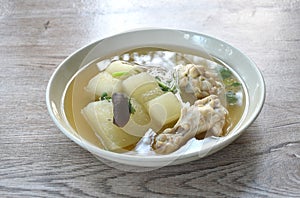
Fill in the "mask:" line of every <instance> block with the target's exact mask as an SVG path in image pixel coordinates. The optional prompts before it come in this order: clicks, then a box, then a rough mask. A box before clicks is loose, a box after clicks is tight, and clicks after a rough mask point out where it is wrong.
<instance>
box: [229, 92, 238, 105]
mask: <svg viewBox="0 0 300 198" xmlns="http://www.w3.org/2000/svg"><path fill="white" fill-rule="evenodd" d="M226 99H227V102H228V103H229V104H235V103H236V102H237V101H238V98H237V96H236V94H235V93H234V92H232V91H228V92H227V93H226Z"/></svg>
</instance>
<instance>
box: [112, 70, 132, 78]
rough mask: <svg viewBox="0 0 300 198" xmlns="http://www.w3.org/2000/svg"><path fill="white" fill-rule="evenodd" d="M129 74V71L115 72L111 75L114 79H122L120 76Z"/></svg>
mask: <svg viewBox="0 0 300 198" xmlns="http://www.w3.org/2000/svg"><path fill="white" fill-rule="evenodd" d="M128 73H129V72H127V71H120V72H114V73H112V74H111V75H112V77H120V76H123V75H126V74H128Z"/></svg>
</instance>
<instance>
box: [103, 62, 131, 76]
mask: <svg viewBox="0 0 300 198" xmlns="http://www.w3.org/2000/svg"><path fill="white" fill-rule="evenodd" d="M134 67H135V66H134V65H131V64H130V63H127V62H124V61H114V62H112V63H111V64H110V65H109V66H108V67H107V68H106V69H105V71H106V72H108V73H110V74H111V75H113V74H115V73H117V72H129V71H130V70H132V69H133V68H134Z"/></svg>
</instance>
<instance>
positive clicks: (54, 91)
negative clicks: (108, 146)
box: [46, 29, 265, 167]
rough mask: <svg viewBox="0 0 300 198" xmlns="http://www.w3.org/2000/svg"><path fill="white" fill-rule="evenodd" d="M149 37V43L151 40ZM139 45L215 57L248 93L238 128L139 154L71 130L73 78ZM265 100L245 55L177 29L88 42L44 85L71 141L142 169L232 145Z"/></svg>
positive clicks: (259, 79) (99, 155) (56, 117)
mask: <svg viewBox="0 0 300 198" xmlns="http://www.w3.org/2000/svg"><path fill="white" fill-rule="evenodd" d="M150 38H151V39H150ZM141 47H155V48H164V49H168V50H173V51H177V52H182V53H186V54H192V55H197V56H202V57H204V58H211V57H213V58H214V59H216V60H220V61H222V62H223V63H225V64H226V65H228V66H229V67H230V68H231V69H232V70H233V71H234V72H235V73H236V75H237V76H238V77H239V78H240V80H241V81H242V83H243V86H244V89H245V92H246V107H245V112H244V114H243V116H242V118H241V120H240V122H239V123H238V125H237V126H236V127H235V128H234V129H233V130H232V131H231V132H230V133H229V134H228V135H227V136H225V137H222V138H206V139H204V140H203V141H202V142H201V145H200V146H199V147H191V149H187V150H185V151H184V152H175V153H172V154H168V155H157V156H139V155H127V154H120V153H114V152H110V151H107V150H104V149H101V148H99V147H97V146H95V145H93V144H92V143H90V142H88V141H87V140H85V139H83V138H81V136H80V135H79V134H78V133H77V131H76V130H74V129H73V128H72V127H71V126H70V124H69V123H68V121H67V120H66V118H65V116H64V108H63V97H64V92H65V89H66V87H67V86H68V83H69V82H70V80H71V79H72V78H73V76H74V75H75V74H76V73H77V72H78V70H80V68H82V67H83V66H84V65H87V64H88V63H90V62H91V61H93V60H95V59H99V58H103V59H104V58H107V57H111V56H114V55H118V54H121V53H123V52H125V51H128V50H132V49H137V48H141ZM264 98H265V84H264V80H263V77H262V75H261V73H260V71H259V70H258V68H257V67H256V65H255V64H254V62H253V61H251V60H250V59H249V58H248V57H247V56H246V55H244V54H243V53H242V52H241V51H239V50H238V49H236V48H234V47H232V46H231V45H229V44H227V43H225V42H223V41H221V40H218V39H215V38H212V37H210V36H207V35H203V34H199V33H193V32H188V31H181V30H170V29H146V30H136V31H131V32H125V33H121V34H118V35H115V36H112V37H108V38H105V39H102V40H99V41H96V42H94V43H92V44H89V45H87V46H85V47H83V48H81V49H79V50H77V51H76V52H74V53H73V54H71V55H70V56H69V57H67V58H66V59H65V60H64V61H63V62H62V63H61V64H60V65H59V66H58V67H57V69H56V70H55V72H54V73H53V75H52V77H51V79H50V81H49V83H48V87H47V92H46V102H47V108H48V111H49V113H50V116H51V117H52V119H53V121H54V122H55V124H56V125H57V127H58V128H59V129H60V130H61V131H62V132H63V133H64V134H65V135H66V136H67V137H69V138H70V139H71V140H73V141H74V142H76V143H77V144H78V145H80V146H81V147H83V148H85V149H86V150H88V151H90V152H91V153H92V154H94V155H95V156H96V157H97V158H100V159H106V160H110V161H113V162H117V163H121V164H127V165H132V166H141V167H161V166H166V165H173V164H180V163H184V162H188V161H192V160H196V159H199V158H201V157H205V156H207V155H210V154H212V153H214V152H216V151H218V150H220V149H222V148H224V147H225V146H227V145H228V144H230V143H231V142H232V141H234V140H235V139H236V138H237V137H238V136H239V135H241V134H242V133H243V131H245V129H246V128H247V127H249V125H250V124H251V123H252V122H254V120H255V119H256V117H257V116H258V114H259V112H260V111H261V109H262V106H263V103H264Z"/></svg>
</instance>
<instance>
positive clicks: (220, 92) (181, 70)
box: [178, 64, 225, 100]
mask: <svg viewBox="0 0 300 198" xmlns="http://www.w3.org/2000/svg"><path fill="white" fill-rule="evenodd" d="M178 75H179V87H180V89H181V90H183V91H184V92H186V93H192V94H194V96H195V97H196V98H197V99H202V98H205V97H207V96H209V95H217V96H219V97H221V96H224V93H225V87H224V85H223V83H222V79H221V77H220V76H219V74H218V72H217V71H215V70H213V69H211V68H209V67H208V66H205V65H194V64H187V65H179V66H178ZM220 99H221V100H223V98H220Z"/></svg>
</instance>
